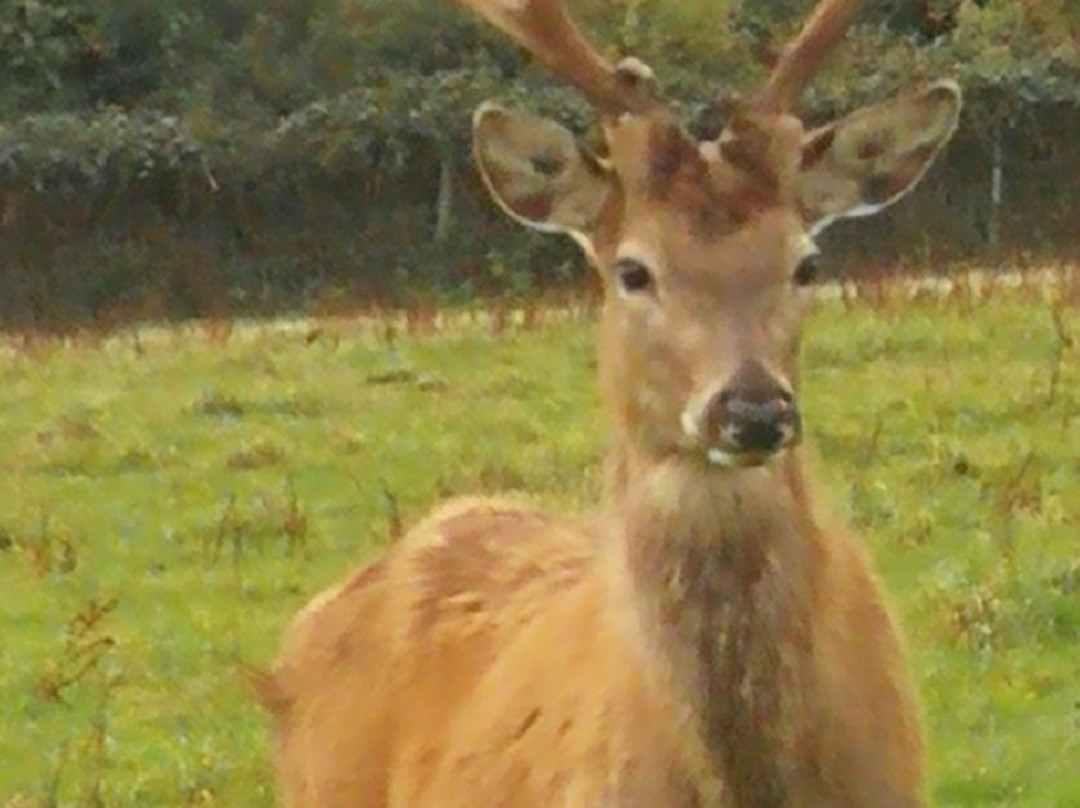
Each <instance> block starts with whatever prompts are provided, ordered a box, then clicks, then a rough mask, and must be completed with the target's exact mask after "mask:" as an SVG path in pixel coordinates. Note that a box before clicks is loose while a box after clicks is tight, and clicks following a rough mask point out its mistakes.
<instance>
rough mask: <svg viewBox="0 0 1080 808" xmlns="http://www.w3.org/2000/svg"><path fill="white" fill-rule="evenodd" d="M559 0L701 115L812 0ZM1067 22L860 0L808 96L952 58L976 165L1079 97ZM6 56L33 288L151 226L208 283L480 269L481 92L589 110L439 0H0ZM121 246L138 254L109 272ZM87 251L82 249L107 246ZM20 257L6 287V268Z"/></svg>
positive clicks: (943, 71)
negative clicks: (474, 136) (191, 250)
mask: <svg viewBox="0 0 1080 808" xmlns="http://www.w3.org/2000/svg"><path fill="white" fill-rule="evenodd" d="M570 2H571V3H572V5H573V9H574V13H575V15H576V16H578V17H580V19H581V20H582V23H583V25H584V26H585V27H586V28H587V29H588V30H589V31H590V32H591V33H593V34H594V35H595V39H596V40H597V41H599V42H602V43H604V45H603V46H604V48H605V49H606V50H607V52H608V53H609V54H610V55H611V56H616V55H619V54H624V53H634V54H636V55H639V56H641V57H642V58H644V59H645V60H646V61H648V62H650V63H651V64H652V65H653V66H654V67H655V68H656V69H657V72H658V76H659V80H660V83H661V86H662V89H663V90H664V92H665V93H666V94H667V95H668V96H669V97H670V98H672V99H673V100H674V102H675V103H676V105H677V106H678V107H679V108H680V110H681V111H682V112H683V114H684V117H685V118H686V119H687V121H688V122H691V123H693V122H695V121H700V120H702V114H703V113H704V112H706V111H707V102H708V101H709V99H711V98H713V97H714V96H715V95H716V93H717V91H718V90H720V89H721V88H731V87H734V88H739V87H746V86H748V85H749V84H750V83H752V82H754V81H757V80H760V78H761V77H762V76H763V75H764V72H765V68H764V66H763V62H767V61H768V54H769V53H770V52H771V49H773V48H774V46H775V44H776V43H777V42H781V41H783V40H784V39H785V38H786V37H787V36H790V34H791V33H792V31H793V30H794V27H795V26H796V25H797V24H798V21H799V20H800V19H801V18H802V16H803V15H804V14H805V12H806V10H807V8H808V7H809V6H810V2H809V0H775V1H774V2H770V3H761V2H751V0H679V1H678V2H671V0H570ZM1078 43H1080V3H1077V2H1075V0H867V9H866V11H865V14H864V15H863V18H862V19H861V21H860V25H859V26H857V27H856V29H855V30H854V31H853V32H852V34H851V36H850V37H849V42H848V44H847V46H846V47H845V48H844V49H842V51H841V52H840V53H839V54H838V56H837V57H836V59H835V60H834V61H833V63H832V65H831V66H830V68H829V69H828V70H826V72H825V74H824V75H823V76H821V77H820V79H819V81H817V82H816V84H815V86H814V87H813V88H812V90H811V92H810V93H809V96H808V106H809V108H810V111H811V114H812V115H814V116H819V117H822V116H827V115H832V114H836V113H838V112H840V111H842V110H844V109H847V108H849V107H851V106H853V105H855V104H856V103H861V102H865V101H868V100H872V99H879V98H882V97H884V96H885V95H887V94H889V93H891V92H895V91H896V90H898V89H899V88H900V87H903V86H905V85H908V84H911V83H913V82H916V81H919V80H920V79H925V78H930V77H936V76H940V75H954V76H956V77H957V78H958V79H960V81H961V82H962V83H963V84H964V86H965V88H966V90H967V94H968V104H967V109H966V113H965V122H964V130H963V132H962V135H963V137H962V138H960V139H959V142H961V143H964V144H967V145H966V146H964V148H966V149H967V150H968V152H969V154H968V155H967V156H966V157H964V160H966V162H965V163H964V165H965V166H968V168H967V169H966V173H965V174H964V176H965V177H966V178H967V181H969V182H976V183H982V182H984V178H983V177H982V173H985V170H984V166H985V165H986V161H987V159H988V158H987V153H986V148H987V147H986V145H985V144H987V143H989V142H990V141H991V140H992V139H993V137H996V135H993V133H995V132H1001V131H1007V132H1012V133H1013V134H1012V135H1011V139H1008V138H1007V139H1006V141H1007V142H1008V144H1010V148H1012V149H1013V151H1015V150H1016V148H1019V147H1023V148H1025V149H1026V148H1027V146H1026V144H1027V143H1028V142H1029V141H1031V137H1030V136H1029V132H1031V131H1035V132H1036V134H1039V128H1038V126H1036V127H1035V129H1034V130H1033V129H1032V128H1031V121H1032V120H1035V119H1038V120H1044V119H1045V120H1048V121H1051V122H1052V121H1061V120H1072V118H1071V117H1069V116H1071V115H1073V113H1072V112H1068V110H1070V109H1076V108H1078V107H1080V44H1078ZM0 64H4V65H5V79H6V81H4V82H0V192H3V193H16V194H22V198H23V200H24V202H26V204H24V205H23V206H22V207H21V208H20V210H22V211H23V214H22V218H21V219H19V220H18V223H19V228H18V229H17V230H18V232H16V233H15V234H14V236H12V237H11V238H9V239H8V240H7V242H8V243H6V244H5V243H4V242H3V240H0V299H3V300H4V301H7V302H8V303H9V302H10V301H11V300H16V299H20V298H19V295H20V294H23V292H24V291H25V290H24V289H23V286H26V285H27V284H29V286H30V287H31V288H37V286H41V289H44V290H45V291H39V292H38V293H36V294H37V298H35V299H38V298H39V299H41V300H46V299H48V298H50V296H52V295H54V294H64V293H65V291H66V290H68V289H71V288H74V287H72V286H71V284H69V283H68V282H67V281H66V280H64V278H66V277H67V275H66V274H62V275H61V276H59V277H60V280H55V281H49V280H48V279H49V278H50V277H52V276H51V275H50V273H56V272H60V271H61V269H60V267H61V265H63V266H64V267H68V266H70V265H71V264H72V262H75V263H76V264H78V263H80V262H81V261H84V260H89V258H88V256H91V255H93V256H100V255H101V254H102V253H101V251H95V250H97V247H94V249H86V248H85V247H86V244H87V242H91V243H92V244H98V243H99V242H100V241H102V240H106V241H108V243H109V244H110V245H115V244H119V245H121V247H120V248H123V249H126V247H125V246H124V245H130V244H132V243H136V244H138V245H139V248H138V249H139V250H140V252H138V255H139V256H141V258H140V260H142V261H144V263H146V266H147V272H152V271H153V272H158V271H160V266H159V265H160V263H161V262H160V261H158V262H157V263H154V262H155V261H157V259H156V258H153V257H152V256H151V255H150V253H148V252H146V249H145V244H144V242H145V241H146V238H147V236H146V235H145V233H146V230H147V228H148V227H149V228H151V229H152V230H153V232H154V233H157V234H160V233H161V231H162V228H163V227H165V228H166V229H167V230H168V232H169V233H170V236H169V238H172V239H174V240H176V242H177V244H186V245H188V246H191V244H192V243H195V244H196V245H197V246H198V251H200V252H199V254H200V255H202V254H204V253H205V254H207V255H209V256H211V258H209V259H205V260H202V259H201V267H200V272H201V273H202V275H201V276H200V279H199V280H198V282H197V283H198V284H200V285H201V287H204V288H205V290H206V291H205V294H204V296H210V297H212V296H214V295H217V296H218V297H221V296H222V295H225V296H228V295H233V294H234V292H235V291H236V290H237V289H240V292H238V293H237V294H240V295H241V296H242V297H244V299H246V300H251V299H254V293H253V292H252V287H253V285H256V284H257V285H259V286H260V288H267V287H268V285H269V286H275V284H276V287H275V288H280V289H283V290H285V293H286V294H293V293H294V292H295V291H296V289H297V288H304V289H309V288H311V287H312V285H313V284H315V283H316V282H315V281H313V280H310V278H309V280H308V281H305V282H303V283H301V282H298V281H296V280H295V279H296V277H297V276H298V273H299V275H300V276H303V275H305V273H307V275H309V276H310V275H314V277H315V278H316V279H318V278H325V277H333V278H339V279H340V278H346V279H347V278H349V272H350V271H351V270H350V269H349V268H350V267H355V266H361V267H363V270H362V272H361V273H360V274H361V275H364V277H366V278H367V279H368V280H371V279H372V278H375V279H377V280H378V282H379V283H380V284H385V283H388V282H389V281H387V279H393V278H398V279H400V280H402V281H407V282H409V283H413V284H415V283H416V282H417V281H418V280H419V281H420V282H422V283H424V284H426V285H430V284H434V285H446V284H449V285H451V286H453V285H455V284H456V285H457V287H458V288H460V289H464V290H466V291H473V290H476V289H477V288H480V287H482V286H483V285H484V283H485V282H486V281H494V282H496V283H501V282H504V281H505V278H504V277H502V276H500V278H494V279H493V278H492V277H491V276H492V274H493V272H494V273H495V274H498V272H499V271H500V270H490V267H499V266H505V263H506V262H505V261H503V260H502V259H501V258H500V255H502V254H504V253H503V252H502V251H504V250H505V249H506V245H507V244H509V243H510V242H509V241H506V240H504V239H506V238H507V235H506V234H507V233H508V232H509V230H508V228H507V227H506V223H505V222H504V221H503V220H502V219H501V218H500V217H498V215H497V214H494V213H493V211H492V210H491V207H490V206H489V205H487V204H486V202H483V201H482V193H480V192H479V191H478V188H477V184H476V181H475V176H474V174H473V173H472V171H471V168H470V166H469V165H468V163H469V148H468V127H469V121H470V117H471V112H472V110H473V109H474V108H475V106H476V104H478V103H479V102H480V101H481V100H483V99H485V98H488V97H497V98H499V99H501V100H503V101H506V102H509V103H515V104H524V105H528V106H530V107H532V108H534V109H536V110H538V111H542V112H547V113H550V114H554V115H556V116H557V117H559V118H560V119H561V120H563V121H565V122H567V123H568V124H569V125H571V126H572V127H573V128H575V129H577V130H578V131H582V132H584V131H585V130H586V129H587V127H588V126H589V123H590V115H589V111H588V109H587V108H586V107H585V105H584V104H583V103H582V102H581V100H580V99H579V98H577V96H576V95H575V94H574V93H572V92H570V91H569V90H567V89H566V88H562V87H559V86H557V85H556V84H555V83H553V82H551V81H550V80H549V79H548V77H547V75H546V73H545V72H544V71H542V70H539V69H537V67H536V66H535V65H534V64H532V63H531V61H530V60H529V59H528V58H527V57H525V56H523V54H522V53H521V52H520V51H519V50H518V49H516V48H515V47H513V46H512V45H510V44H508V43H507V42H506V41H505V40H504V38H502V37H501V36H500V35H498V34H497V33H496V32H494V31H492V30H491V29H490V28H489V27H488V26H485V25H483V24H479V23H478V22H477V21H476V20H475V19H473V18H472V17H471V16H470V15H468V14H466V13H464V12H462V11H460V10H459V9H457V8H454V7H453V5H452V4H451V3H449V2H445V0H184V2H181V0H8V1H7V2H6V3H0ZM1063 115H1064V116H1065V117H1064V118H1063V117H1062V116H1063ZM1040 116H1042V117H1040ZM1046 116H1049V117H1046ZM1074 117H1075V116H1074ZM1040 126H1043V128H1044V129H1045V130H1046V132H1045V133H1043V134H1045V137H1043V134H1039V139H1038V142H1039V144H1040V145H1039V149H1041V152H1040V154H1042V155H1043V156H1044V158H1045V155H1047V154H1049V155H1051V156H1052V157H1053V159H1059V158H1060V157H1061V155H1063V154H1064V152H1063V151H1062V148H1065V147H1061V146H1060V145H1054V144H1055V143H1057V141H1054V139H1053V138H1054V137H1058V138H1060V130H1059V129H1058V128H1056V125H1055V124H1053V123H1050V124H1047V125H1042V124H1040ZM1025 127H1026V128H1025ZM1020 132H1023V133H1024V134H1023V136H1021V135H1020V134H1017V133H1020ZM1025 153H1026V152H1025ZM1024 159H1027V158H1026V157H1025V158H1024ZM1028 173H1030V172H1027V171H1026V170H1025V172H1024V174H1025V177H1023V178H1020V177H1017V178H1013V177H1011V176H1010V178H1009V179H1010V181H1012V182H1019V181H1020V180H1021V179H1026V174H1028ZM450 192H452V193H453V198H452V204H447V203H448V200H449V198H448V197H447V196H446V194H448V193H450ZM978 193H982V192H981V191H980V192H977V193H976V198H977V196H978ZM1041 194H1042V196H1041V198H1047V194H1046V193H1045V189H1041ZM71 200H78V201H80V202H81V203H82V204H83V205H84V207H86V206H88V207H89V208H90V210H89V211H88V212H87V213H85V215H81V216H80V217H71V216H67V217H66V219H67V220H71V219H73V218H78V219H79V221H80V222H81V228H80V227H74V228H72V227H66V228H62V227H60V226H59V224H58V222H60V221H62V220H65V215H64V206H65V205H70V204H71ZM1070 204H1073V203H1072V202H1070V201H1069V200H1068V199H1064V200H1063V198H1062V197H1061V196H1060V195H1057V196H1055V197H1054V205H1056V206H1057V207H1056V209H1055V210H1054V211H1053V212H1052V215H1050V214H1049V213H1048V214H1047V215H1046V216H1044V217H1043V218H1044V219H1045V220H1046V221H1051V222H1053V221H1057V219H1059V218H1061V217H1062V216H1063V215H1064V214H1063V212H1062V210H1063V207H1062V206H1065V207H1067V206H1068V205H1070ZM980 206H981V202H978V201H976V202H974V203H970V204H969V203H964V204H963V205H961V208H962V209H963V211H964V212H965V215H966V216H967V217H968V219H969V220H970V221H969V222H968V223H967V224H965V225H964V226H965V227H966V228H967V229H968V230H970V231H971V232H972V233H975V234H976V236H972V235H960V234H957V235H956V236H954V237H953V242H954V246H956V250H955V251H954V252H956V253H957V254H960V253H962V252H963V250H965V249H968V248H969V247H970V245H971V244H972V243H973V240H974V241H977V240H978V237H977V233H980V232H984V231H985V230H986V228H988V227H992V228H993V229H994V230H995V232H997V230H998V229H1000V228H999V224H998V223H996V222H995V223H994V224H993V225H987V224H986V223H985V222H986V220H987V218H988V217H990V218H993V217H994V216H997V215H998V214H997V213H986V212H985V211H984V210H983V208H982V207H980ZM447 211H451V212H452V213H453V218H454V219H455V220H456V222H457V228H456V230H454V229H453V227H452V225H453V222H449V221H447V220H446V213H447ZM30 213H33V214H34V215H30ZM936 215H940V211H936ZM1055 217H1056V218H1055ZM8 220H9V221H10V220H11V217H10V216H8ZM285 225H287V227H286V226H285ZM478 232H484V233H485V237H484V249H490V250H491V251H492V253H491V254H490V255H488V254H487V253H485V252H484V251H483V249H480V248H479V246H478V242H477V239H476V234H477V233H478ZM1018 232H1019V228H1018ZM154 238H156V239H158V241H160V238H161V236H160V235H156V236H155V237H154ZM513 238H514V242H513V243H514V244H515V247H516V249H517V251H518V253H519V254H523V255H524V256H525V261H524V264H525V266H527V267H528V273H532V274H528V273H527V274H526V275H525V276H522V278H519V279H518V280H517V281H515V284H516V285H517V287H519V288H526V287H529V286H530V285H532V284H531V281H529V278H534V277H537V275H536V274H535V273H537V272H540V271H542V269H539V268H543V269H545V270H547V271H549V272H550V271H551V270H550V269H549V268H550V267H557V268H561V267H563V266H564V265H565V262H566V253H565V252H562V251H561V250H562V248H561V247H556V246H540V245H541V243H542V240H530V239H523V238H522V237H521V236H520V235H519V234H515V235H514V237H513ZM192 239H195V242H192ZM501 239H503V240H501ZM907 241H910V239H907ZM155 243H157V242H155ZM549 243H550V240H548V241H543V244H549ZM522 245H524V246H522ZM116 249H117V248H112V252H111V253H107V254H113V253H115V251H116ZM161 249H162V250H163V251H164V254H165V255H166V256H173V255H176V254H186V252H185V250H183V249H177V248H175V245H174V247H162V248H161ZM60 250H67V252H65V253H64V254H63V255H61V254H60V252H58V251H60ZM312 256H315V259H314V260H313V258H312ZM530 257H531V259H532V260H531V261H530V260H529V259H530ZM94 261H95V262H98V261H99V258H97V257H95V258H94ZM137 265H138V261H135V260H134V259H132V260H128V261H127V263H126V264H125V266H126V267H128V269H125V270H124V273H122V275H123V277H124V278H125V279H128V278H129V277H130V267H131V266H137ZM478 265H479V266H478ZM207 267H210V269H207ZM268 267H269V268H268ZM275 267H279V268H280V269H275ZM71 271H74V270H70V269H67V268H64V269H63V272H65V273H66V272H71ZM82 272H83V275H86V274H87V273H89V274H90V275H94V273H97V272H98V269H97V264H96V263H95V265H94V266H93V267H89V268H84V269H83V270H82ZM101 272H102V274H103V275H109V272H107V271H105V270H104V269H103V270H101ZM561 272H562V270H561V269H557V270H554V273H555V274H556V275H559V274H560V273H561ZM182 273H183V270H182V269H176V270H175V271H173V272H172V273H171V274H169V273H164V274H162V275H161V277H162V278H165V277H166V276H168V277H167V278H166V280H167V283H166V281H161V283H165V285H166V286H167V287H168V289H172V288H173V287H175V285H176V284H175V278H176V276H177V275H178V274H182ZM16 276H18V277H19V278H21V279H22V280H20V281H19V283H20V284H22V285H23V286H20V287H19V288H20V290H21V291H19V293H18V294H15V293H11V294H4V293H3V291H4V289H5V288H6V287H7V286H8V285H10V284H11V283H13V281H12V278H13V277H16ZM80 277H82V276H80ZM111 277H114V278H115V277H118V276H117V275H116V273H113V274H112V276H111ZM27 278H29V279H30V280H29V281H27V280H25V279H27ZM268 278H269V280H268ZM447 278H452V279H454V280H453V281H446V279H447ZM170 279H171V280H170ZM215 279H216V280H215ZM348 282H350V283H351V280H350V281H348ZM128 283H129V281H128V280H125V281H124V284H128ZM157 283H158V281H157V280H154V279H150V280H148V281H147V283H146V284H140V288H141V287H142V286H143V285H148V286H155V284H157ZM192 283H194V282H186V281H185V284H186V285H187V286H191V285H192ZM35 284H36V285H37V286H35ZM124 284H120V283H118V282H115V281H110V282H109V283H107V284H105V285H104V286H105V287H107V288H108V289H109V290H113V289H115V288H119V287H120V286H123V285H124ZM170 284H171V286H170ZM91 285H92V284H91ZM129 285H130V284H129ZM181 285H184V284H181ZM369 285H370V284H369ZM79 288H82V287H81V286H80V287H79ZM168 289H166V291H165V292H164V294H166V295H170V294H172V292H171V291H168ZM111 294H113V292H112V291H110V292H108V294H105V293H102V294H100V295H98V298H102V297H104V298H107V297H109V295H111ZM260 294H261V293H260ZM23 296H24V297H25V295H23ZM95 299H97V298H95ZM4 305H6V303H5V304H0V316H4V312H3V306H4ZM35 305H37V304H35ZM41 305H44V303H42V304H41ZM76 308H78V307H76ZM194 308H195V309H199V308H200V306H198V305H196V306H195V307H194Z"/></svg>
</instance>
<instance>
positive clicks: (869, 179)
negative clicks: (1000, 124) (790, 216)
mask: <svg viewBox="0 0 1080 808" xmlns="http://www.w3.org/2000/svg"><path fill="white" fill-rule="evenodd" d="M960 107H961V96H960V88H959V86H958V85H957V84H956V83H955V82H953V81H938V82H935V83H933V84H931V85H929V86H928V87H924V88H923V89H921V90H919V91H916V92H913V93H905V94H903V95H900V96H897V97H896V98H893V99H890V100H888V101H885V102H882V103H880V104H874V105H872V106H869V107H864V108H863V109H860V110H858V111H857V112H854V113H852V114H850V115H848V116H847V117H845V118H842V119H840V120H838V121H834V122H833V123H830V124H828V125H826V126H823V127H821V128H820V129H816V130H814V131H812V132H810V133H809V134H808V135H807V136H806V138H805V140H804V141H803V150H802V173H801V184H800V200H801V203H802V207H803V211H804V214H805V217H806V219H807V222H808V224H809V225H810V226H811V229H812V230H820V229H821V228H823V227H824V226H826V225H827V224H828V223H830V222H831V221H833V220H835V219H838V218H845V217H852V216H866V215H870V214H873V213H876V212H878V211H879V210H881V209H883V208H885V207H888V206H889V205H891V204H892V203H893V202H895V201H896V200H898V199H900V198H901V197H902V196H904V194H906V193H907V192H908V191H910V190H911V189H912V188H913V187H914V186H915V185H916V184H917V183H918V181H919V180H920V179H921V178H922V176H923V175H924V174H925V173H926V170H927V169H928V168H929V167H930V165H931V164H932V163H933V162H934V159H935V158H936V157H937V155H938V154H939V153H940V152H941V149H942V148H943V147H944V146H945V144H946V143H948V142H949V139H950V138H951V137H952V135H953V133H954V132H955V131H956V126H957V123H958V121H959V118H960Z"/></svg>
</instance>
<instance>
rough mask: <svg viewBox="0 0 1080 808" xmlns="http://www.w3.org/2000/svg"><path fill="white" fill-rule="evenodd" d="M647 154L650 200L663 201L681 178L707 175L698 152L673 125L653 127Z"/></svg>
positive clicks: (661, 124) (648, 141) (650, 131)
mask: <svg viewBox="0 0 1080 808" xmlns="http://www.w3.org/2000/svg"><path fill="white" fill-rule="evenodd" d="M647 150H648V153H647V155H646V158H645V159H646V162H647V164H648V172H649V173H648V178H647V181H646V182H647V187H648V193H649V196H652V197H655V198H658V199H664V198H666V197H668V196H669V195H670V193H671V188H672V186H673V185H674V184H675V181H676V180H677V179H678V178H679V177H680V176H681V175H684V174H689V175H693V174H697V173H703V172H704V168H705V166H704V161H703V160H702V159H701V155H700V154H699V153H698V150H697V149H696V148H695V147H694V145H693V144H692V143H691V142H690V141H689V140H688V139H687V138H686V137H685V136H684V135H683V133H682V132H680V131H679V130H678V129H677V128H676V127H675V126H674V125H673V124H669V123H666V122H665V123H660V124H657V125H655V126H653V127H651V128H650V130H649V137H648V140H647Z"/></svg>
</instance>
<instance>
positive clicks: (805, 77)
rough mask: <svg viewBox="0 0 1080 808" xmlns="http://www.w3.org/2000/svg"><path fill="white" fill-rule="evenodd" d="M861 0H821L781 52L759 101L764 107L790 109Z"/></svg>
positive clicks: (841, 36)
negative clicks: (796, 34)
mask: <svg viewBox="0 0 1080 808" xmlns="http://www.w3.org/2000/svg"><path fill="white" fill-rule="evenodd" d="M860 2H861V0H822V1H821V2H820V3H819V4H818V6H817V8H815V9H814V11H813V13H812V14H811V15H810V18H809V19H808V20H807V21H806V23H805V24H804V25H803V28H802V30H801V31H800V32H799V34H798V36H796V37H795V38H794V39H793V40H791V42H789V43H788V44H787V45H786V46H785V47H784V49H783V51H782V52H781V54H780V60H779V62H778V63H777V65H776V67H775V68H774V69H773V73H772V76H771V77H770V78H769V82H768V84H766V85H765V90H764V91H763V92H762V94H761V96H760V97H759V99H758V101H759V103H761V104H762V105H763V106H764V107H766V108H767V109H772V110H774V111H777V112H790V111H792V109H793V108H794V107H795V105H796V104H797V103H798V100H799V98H800V96H801V95H802V93H803V90H805V89H806V87H807V85H808V84H809V83H810V80H811V79H812V78H813V77H814V74H815V73H816V72H817V71H818V69H819V68H820V67H821V64H822V62H824V61H825V57H827V56H828V55H829V52H830V51H831V50H832V49H833V48H834V47H835V46H836V44H837V43H838V42H839V41H840V40H841V39H842V38H843V36H844V32H845V31H846V30H847V29H848V27H849V26H850V25H851V22H852V20H853V19H854V18H855V14H856V12H857V11H858V10H859V5H860Z"/></svg>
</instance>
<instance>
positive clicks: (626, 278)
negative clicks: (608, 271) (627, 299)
mask: <svg viewBox="0 0 1080 808" xmlns="http://www.w3.org/2000/svg"><path fill="white" fill-rule="evenodd" d="M615 277H616V278H618V280H619V285H620V286H622V288H623V291H624V292H626V293H627V294H631V295H634V294H641V293H642V292H647V291H648V290H649V289H651V288H652V286H653V276H652V272H650V271H649V268H648V267H647V266H645V265H644V264H642V263H641V262H640V261H635V260H634V259H633V258H622V259H620V260H619V261H618V262H616V264H615Z"/></svg>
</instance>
